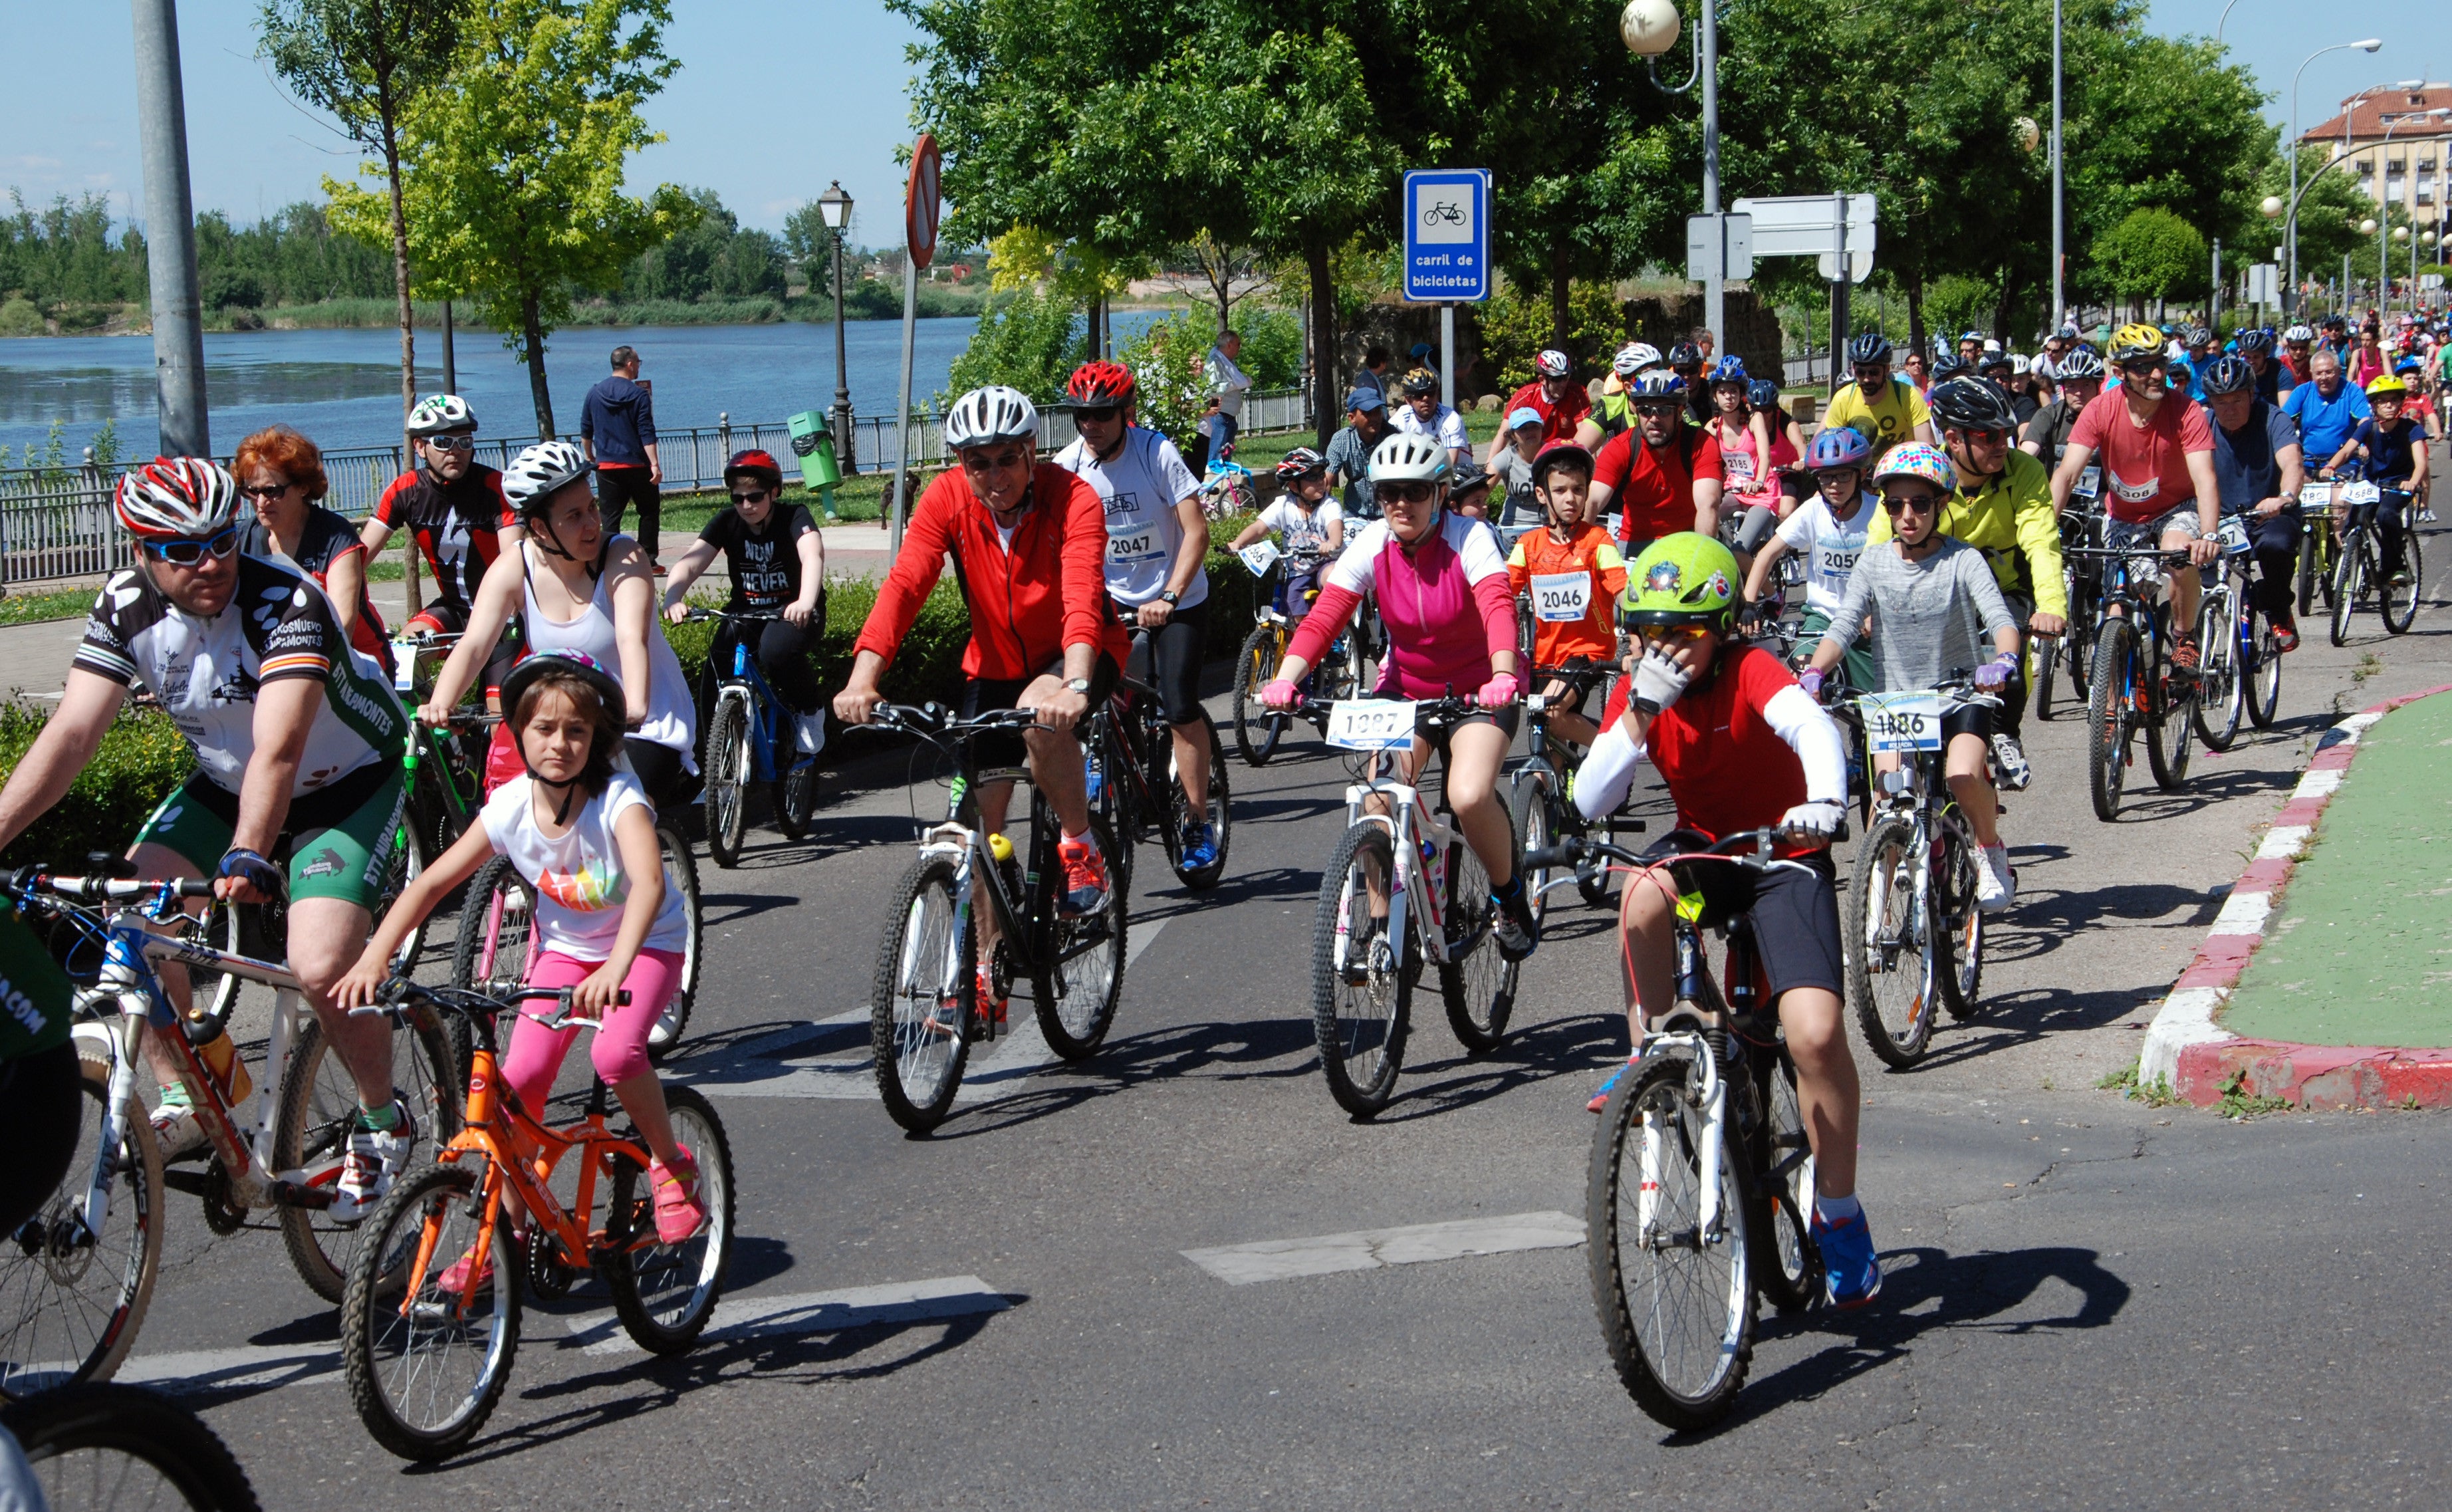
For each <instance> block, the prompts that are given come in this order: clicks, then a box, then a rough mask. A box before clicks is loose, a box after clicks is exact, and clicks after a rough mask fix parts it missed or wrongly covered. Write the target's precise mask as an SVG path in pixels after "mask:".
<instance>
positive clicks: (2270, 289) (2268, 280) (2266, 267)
mask: <svg viewBox="0 0 2452 1512" xmlns="http://www.w3.org/2000/svg"><path fill="white" fill-rule="evenodd" d="M2247 302H2248V303H2249V304H2251V305H2278V304H2280V303H2281V302H2282V269H2279V268H2276V267H2275V266H2274V265H2272V264H2271V263H2251V264H2249V265H2248V269H2247Z"/></svg>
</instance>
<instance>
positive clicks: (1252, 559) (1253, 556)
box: [1235, 541, 1278, 577]
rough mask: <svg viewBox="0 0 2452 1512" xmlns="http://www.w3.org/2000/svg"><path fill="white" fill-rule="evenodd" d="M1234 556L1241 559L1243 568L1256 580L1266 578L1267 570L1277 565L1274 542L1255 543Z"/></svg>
mask: <svg viewBox="0 0 2452 1512" xmlns="http://www.w3.org/2000/svg"><path fill="white" fill-rule="evenodd" d="M1235 554H1236V556H1238V557H1241V558H1242V559H1243V566H1244V567H1246V568H1248V569H1250V571H1251V574H1252V575H1253V576H1254V577H1265V576H1267V575H1268V571H1269V568H1271V567H1275V566H1276V565H1277V556H1278V552H1277V544H1276V543H1275V541H1255V542H1253V543H1252V544H1251V545H1250V546H1247V547H1244V548H1243V549H1242V550H1240V551H1237V552H1236V553H1235Z"/></svg>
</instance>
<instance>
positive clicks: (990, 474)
mask: <svg viewBox="0 0 2452 1512" xmlns="http://www.w3.org/2000/svg"><path fill="white" fill-rule="evenodd" d="M945 445H946V446H947V447H948V448H952V450H953V451H954V453H955V455H956V456H957V457H958V458H959V463H960V465H959V467H956V468H949V469H947V470H946V471H944V472H942V473H940V474H939V475H938V478H937V481H936V482H934V483H932V484H930V485H929V486H928V487H927V490H926V491H925V492H923V493H921V494H920V502H919V504H918V505H917V506H915V507H914V508H913V509H912V513H911V524H910V527H909V528H908V529H907V530H905V531H904V532H903V537H902V554H901V555H900V556H899V557H897V558H895V561H894V567H893V568H892V570H890V571H889V572H887V573H886V576H885V582H884V583H883V585H882V586H880V587H879V589H878V592H877V607H874V608H872V609H870V610H869V612H868V623H867V624H865V625H863V626H862V627H860V639H859V640H858V641H857V642H855V643H854V644H853V655H852V666H851V682H850V684H849V686H845V687H844V688H843V690H842V691H841V692H840V693H838V694H836V695H835V715H836V717H837V718H839V719H840V720H841V721H842V722H843V723H844V724H846V725H865V724H867V723H868V722H869V719H870V717H871V716H872V715H873V714H874V713H875V712H876V709H877V706H878V705H879V704H880V703H882V702H884V695H883V694H882V693H881V692H880V691H879V689H878V682H879V680H880V679H881V678H882V677H883V676H884V675H885V669H886V667H887V666H891V665H892V664H893V661H894V654H895V652H896V650H897V649H899V648H900V647H901V645H902V640H903V637H905V636H906V635H908V634H910V633H911V626H912V622H913V621H915V620H916V619H918V618H919V616H920V606H921V605H922V604H924V603H926V602H927V600H928V593H929V590H930V589H932V588H934V587H936V586H937V579H938V577H939V574H940V573H941V572H942V571H943V567H944V560H945V556H946V553H948V552H951V553H952V554H953V558H954V572H955V575H956V577H957V578H958V579H959V581H960V583H961V586H962V597H963V599H964V601H965V602H966V604H967V605H968V607H969V609H970V616H971V644H970V646H969V647H968V648H967V649H966V650H964V651H963V652H962V674H963V676H964V678H965V679H966V681H965V683H964V685H963V688H962V700H961V709H960V712H961V713H962V715H963V716H964V717H969V716H973V715H978V714H983V713H987V712H989V711H991V710H995V709H1001V708H1026V709H1029V710H1030V711H1031V712H1032V713H1034V714H1036V715H1038V724H1037V725H1036V726H1032V727H1031V728H1030V729H1029V730H1027V731H1025V732H1024V733H1023V737H1022V744H1023V745H1024V746H1026V747H1027V749H1028V752H1029V757H1030V780H1031V783H1032V785H1033V786H1036V787H1037V788H1038V790H1039V791H1040V792H1042V793H1045V794H1046V795H1047V803H1048V806H1050V807H1051V808H1053V809H1055V810H1056V818H1057V821H1058V823H1059V824H1060V825H1062V826H1063V829H1064V835H1063V839H1062V841H1061V842H1060V843H1059V844H1058V846H1057V854H1058V857H1059V858H1060V859H1061V860H1062V862H1063V865H1064V911H1065V912H1066V913H1067V914H1071V915H1075V916H1079V915H1083V914H1092V913H1096V912H1097V911H1098V910H1099V909H1100V908H1103V907H1105V906H1106V903H1107V889H1108V880H1107V861H1106V858H1105V857H1104V856H1102V855H1100V854H1099V853H1098V846H1097V841H1096V840H1094V839H1093V838H1092V837H1091V835H1090V795H1089V788H1088V784H1087V782H1086V781H1085V779H1084V776H1083V770H1082V759H1081V746H1080V743H1079V741H1078V740H1077V739H1075V737H1074V735H1073V726H1075V725H1076V724H1078V723H1079V722H1080V720H1081V719H1082V717H1083V716H1084V715H1086V714H1088V713H1089V711H1090V710H1091V709H1092V708H1094V707H1096V706H1097V704H1098V702H1099V701H1100V700H1102V699H1104V698H1105V697H1106V696H1107V695H1108V693H1109V692H1110V691H1112V690H1113V689H1114V687H1115V686H1116V678H1117V674H1118V669H1119V668H1120V667H1121V666H1123V661H1124V657H1125V656H1126V655H1127V654H1128V652H1129V650H1130V642H1129V641H1128V640H1127V638H1126V636H1125V633H1124V629H1123V627H1122V626H1120V625H1118V624H1117V623H1116V620H1115V617H1114V616H1113V615H1112V614H1110V613H1108V611H1107V568H1106V555H1107V520H1106V514H1105V511H1104V508H1103V507H1101V506H1100V504H1099V502H1098V494H1097V490H1096V489H1094V488H1093V487H1090V484H1089V483H1088V481H1087V480H1085V479H1083V478H1080V477H1078V476H1076V475H1075V474H1073V473H1071V472H1068V471H1066V470H1065V469H1064V468H1059V467H1057V466H1056V465H1055V464H1053V463H1047V462H1040V461H1038V458H1037V451H1036V448H1037V446H1038V409H1037V408H1035V407H1034V406H1033V405H1032V404H1031V402H1030V401H1029V399H1027V398H1026V397H1024V396H1023V395H1022V394H1021V393H1020V391H1019V390H1018V389H1013V388H1005V387H1003V386H1002V385H994V386H991V387H989V388H974V389H972V390H971V391H970V392H969V393H966V394H964V395H963V396H962V397H961V398H960V399H959V400H957V401H955V404H954V408H953V409H952V411H951V412H949V413H948V414H947V415H946V416H945ZM980 754H981V759H982V762H983V763H984V764H985V765H988V766H1010V765H1012V758H1011V757H1010V756H999V755H998V754H997V753H996V752H995V750H994V748H993V747H992V746H986V745H984V744H983V745H982V747H981V753H980ZM1012 796H1013V784H1011V783H988V784H983V785H982V786H980V787H979V823H980V824H981V825H982V826H985V827H986V829H987V831H988V833H990V834H992V835H993V834H999V833H1001V832H1002V831H1003V829H1004V816H1005V805H1006V803H1007V802H1008V801H1009V800H1010V799H1011V798H1012ZM978 912H979V919H980V920H981V921H982V923H985V922H986V921H987V920H988V919H989V918H990V917H991V916H990V912H989V910H987V909H985V908H981V909H979V911H978ZM982 1003H983V1004H984V1003H985V999H984V998H983V999H982ZM990 1011H991V1012H993V1011H994V1010H993V1008H991V1009H990Z"/></svg>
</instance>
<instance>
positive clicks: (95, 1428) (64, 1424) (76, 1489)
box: [0, 1383, 259, 1512]
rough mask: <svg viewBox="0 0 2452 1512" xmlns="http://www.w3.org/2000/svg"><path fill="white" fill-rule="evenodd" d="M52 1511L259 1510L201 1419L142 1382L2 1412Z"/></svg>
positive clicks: (95, 1386) (88, 1389) (58, 1394)
mask: <svg viewBox="0 0 2452 1512" xmlns="http://www.w3.org/2000/svg"><path fill="white" fill-rule="evenodd" d="M0 1427H5V1428H6V1429H7V1430H8V1431H9V1432H10V1434H11V1435H13V1436H14V1437H15V1438H16V1440H17V1444H18V1447H19V1448H21V1449H23V1450H24V1451H25V1453H26V1462H27V1464H28V1465H29V1467H30V1468H31V1469H32V1471H33V1472H34V1484H35V1485H36V1487H38V1488H39V1489H40V1490H41V1492H42V1495H43V1502H44V1504H45V1505H46V1506H48V1507H49V1509H50V1512H87V1509H89V1508H91V1509H94V1512H101V1509H103V1508H118V1507H129V1508H137V1507H145V1508H167V1507H188V1508H191V1509H192V1512H257V1507H258V1504H259V1503H258V1502H256V1499H255V1488H254V1487H253V1486H251V1485H249V1484H248V1483H247V1472H246V1471H245V1470H243V1469H241V1468H240V1467H239V1462H238V1460H237V1459H236V1458H235V1457H234V1456H232V1455H231V1453H230V1452H229V1446H228V1445H227V1444H226V1443H224V1442H222V1441H221V1439H220V1438H219V1437H218V1436H217V1435H215V1434H214V1432H213V1430H212V1429H210V1428H208V1427H206V1426H205V1422H204V1420H203V1419H201V1418H199V1417H197V1416H196V1415H195V1414H194V1413H192V1412H189V1411H188V1409H187V1408H185V1407H183V1406H180V1405H179V1404H178V1403H175V1402H172V1401H171V1400H170V1399H169V1398H168V1397H166V1396H163V1395H162V1394H161V1393H159V1392H156V1391H148V1390H146V1389H145V1388H144V1387H142V1386H116V1385H106V1384H103V1383H92V1384H88V1385H80V1386H72V1387H69V1388H67V1389H65V1390H61V1391H53V1392H49V1393H46V1394H45V1395H43V1396H40V1397H37V1398H35V1399H33V1400H32V1401H30V1402H20V1403H10V1405H9V1406H7V1407H6V1408H0Z"/></svg>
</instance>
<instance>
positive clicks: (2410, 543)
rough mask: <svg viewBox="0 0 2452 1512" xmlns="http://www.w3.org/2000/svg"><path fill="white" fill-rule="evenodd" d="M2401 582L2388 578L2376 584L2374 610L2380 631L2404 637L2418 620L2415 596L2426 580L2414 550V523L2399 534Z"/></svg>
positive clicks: (2424, 571) (2415, 528) (2422, 563)
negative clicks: (2380, 620) (2379, 616)
mask: <svg viewBox="0 0 2452 1512" xmlns="http://www.w3.org/2000/svg"><path fill="white" fill-rule="evenodd" d="M2401 555H2402V563H2401V565H2402V574H2403V581H2402V582H2399V583H2395V582H2393V581H2392V580H2390V579H2388V578H2383V577H2379V579H2378V581H2377V595H2376V596H2377V598H2378V600H2379V603H2378V604H2377V606H2376V607H2377V608H2378V609H2380V610H2381V611H2382V612H2383V627H2384V629H2385V630H2386V631H2388V632H2389V633H2391V634H2394V635H2406V634H2408V633H2409V627H2410V624H2411V622H2412V621H2414V620H2416V619H2417V618H2418V594H2419V589H2420V587H2421V586H2422V584H2423V583H2424V582H2425V580H2426V567H2425V564H2424V562H2423V561H2422V556H2421V553H2420V551H2419V547H2418V527H2417V525H2416V523H2415V522H2413V523H2411V524H2410V525H2407V526H2404V527H2403V528H2402V532H2401Z"/></svg>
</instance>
